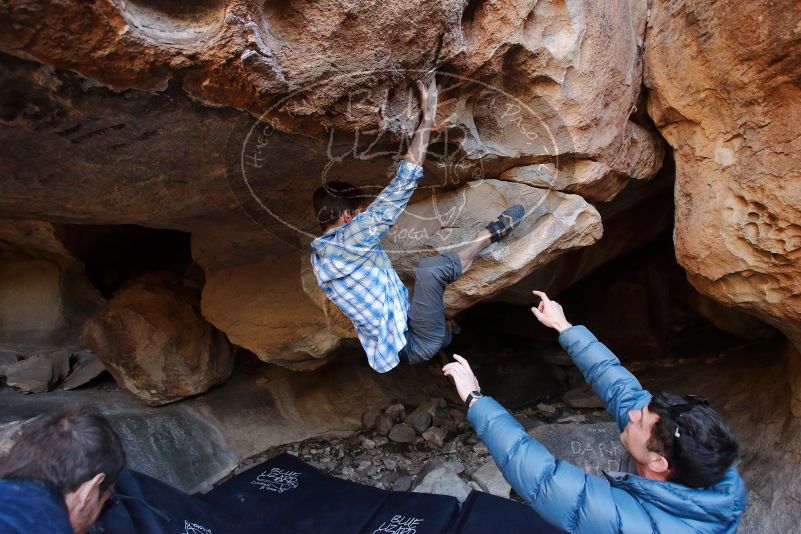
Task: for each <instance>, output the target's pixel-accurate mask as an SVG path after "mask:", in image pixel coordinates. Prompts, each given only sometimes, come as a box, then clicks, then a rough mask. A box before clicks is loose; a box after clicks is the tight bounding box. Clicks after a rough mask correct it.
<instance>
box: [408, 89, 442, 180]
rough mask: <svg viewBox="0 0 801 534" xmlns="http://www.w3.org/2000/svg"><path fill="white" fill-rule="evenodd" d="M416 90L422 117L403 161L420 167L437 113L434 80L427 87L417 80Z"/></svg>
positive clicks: (424, 157)
mask: <svg viewBox="0 0 801 534" xmlns="http://www.w3.org/2000/svg"><path fill="white" fill-rule="evenodd" d="M417 90H418V91H420V108H421V109H422V111H423V117H422V118H421V120H420V124H419V125H418V126H417V131H416V132H414V137H413V138H412V142H411V143H410V144H409V150H408V151H407V152H406V155H405V156H404V157H403V159H405V160H406V161H408V162H410V163H414V164H415V165H422V164H423V161H424V160H425V159H426V150H428V139H429V137H430V136H431V128H433V126H434V116H435V115H436V113H437V82H436V79H435V78H432V79H431V83H429V84H428V87H426V85H425V84H424V83H423V82H421V81H419V80H418V81H417Z"/></svg>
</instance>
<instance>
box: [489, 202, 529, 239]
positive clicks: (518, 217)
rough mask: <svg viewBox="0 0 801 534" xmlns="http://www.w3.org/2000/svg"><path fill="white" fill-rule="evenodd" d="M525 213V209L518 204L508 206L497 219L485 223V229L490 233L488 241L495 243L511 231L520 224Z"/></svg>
mask: <svg viewBox="0 0 801 534" xmlns="http://www.w3.org/2000/svg"><path fill="white" fill-rule="evenodd" d="M525 214H526V210H525V209H523V206H521V205H520V204H515V205H514V206H509V207H508V208H506V209H505V210H503V213H501V214H500V215H499V216H498V219H497V220H495V221H492V222H491V223H489V224H488V225H487V230H489V233H490V242H491V243H495V242H496V241H500V240H501V239H503V238H504V237H506V236H508V235H509V234H511V233H512V230H514V229H515V228H517V227H518V226H520V221H522V220H523V217H524V216H525Z"/></svg>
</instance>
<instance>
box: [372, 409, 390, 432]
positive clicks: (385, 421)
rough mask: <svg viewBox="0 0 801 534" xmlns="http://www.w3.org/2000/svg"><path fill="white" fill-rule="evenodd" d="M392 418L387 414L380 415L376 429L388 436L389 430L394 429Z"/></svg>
mask: <svg viewBox="0 0 801 534" xmlns="http://www.w3.org/2000/svg"><path fill="white" fill-rule="evenodd" d="M393 424H394V423H393V422H392V418H391V417H389V416H388V415H387V414H383V413H382V414H381V415H380V416H379V417H378V422H377V423H376V425H375V431H376V433H377V434H379V435H381V436H386V435H387V434H389V431H390V430H392V425H393Z"/></svg>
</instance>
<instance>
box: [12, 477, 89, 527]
mask: <svg viewBox="0 0 801 534" xmlns="http://www.w3.org/2000/svg"><path fill="white" fill-rule="evenodd" d="M0 532H2V534H40V533H41V534H74V531H73V530H72V525H71V524H70V518H69V514H68V512H67V505H66V504H64V496H63V495H62V494H61V491H59V490H58V488H56V487H55V486H49V485H47V484H40V483H37V482H31V481H27V480H13V479H12V480H0Z"/></svg>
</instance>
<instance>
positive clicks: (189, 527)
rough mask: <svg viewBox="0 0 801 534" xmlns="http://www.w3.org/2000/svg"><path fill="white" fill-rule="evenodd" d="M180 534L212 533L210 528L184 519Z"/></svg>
mask: <svg viewBox="0 0 801 534" xmlns="http://www.w3.org/2000/svg"><path fill="white" fill-rule="evenodd" d="M181 534H212V532H211V529H210V528H206V527H204V526H201V525H198V524H197V523H191V522H189V521H187V520H184V531H183V532H182V533H181Z"/></svg>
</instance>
